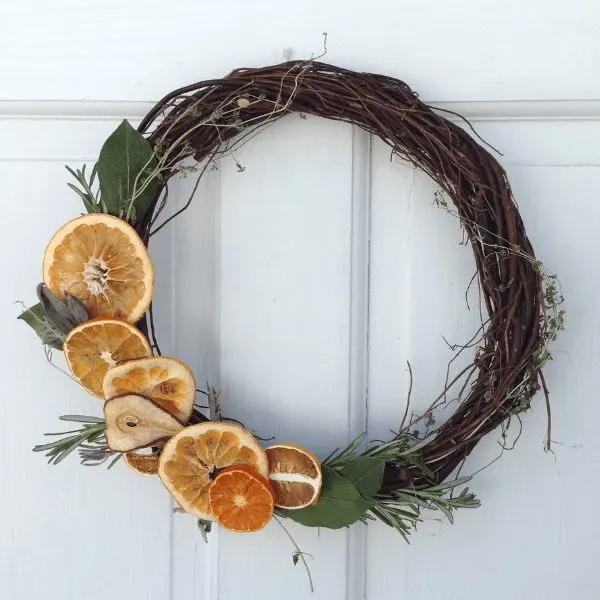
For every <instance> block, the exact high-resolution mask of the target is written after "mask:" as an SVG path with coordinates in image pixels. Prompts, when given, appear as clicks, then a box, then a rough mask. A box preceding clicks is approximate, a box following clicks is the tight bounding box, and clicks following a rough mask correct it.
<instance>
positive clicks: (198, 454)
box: [158, 421, 268, 521]
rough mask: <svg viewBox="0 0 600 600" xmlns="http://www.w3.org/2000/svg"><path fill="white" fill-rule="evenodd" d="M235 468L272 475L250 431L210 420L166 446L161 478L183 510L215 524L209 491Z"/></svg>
mask: <svg viewBox="0 0 600 600" xmlns="http://www.w3.org/2000/svg"><path fill="white" fill-rule="evenodd" d="M234 465H246V466H248V467H250V468H251V469H253V470H254V471H257V472H258V473H259V475H262V476H263V477H266V476H267V474H268V463H267V456H266V455H265V452H264V450H263V449H262V448H261V447H260V446H259V445H258V442H257V441H256V440H255V439H254V436H253V435H252V434H251V433H250V432H249V431H246V430H245V429H243V428H242V427H239V426H238V425H231V424H229V423H221V422H212V421H209V422H207V423H199V424H198V425H192V426H191V427H186V428H185V429H184V430H183V431H181V432H179V433H178V434H177V435H176V436H174V437H172V438H171V439H170V440H169V441H168V442H167V443H166V444H165V447H164V448H163V451H162V453H161V455H160V461H159V465H158V475H159V476H160V478H161V480H162V482H163V483H164V484H165V487H166V488H167V489H168V490H169V492H170V493H171V495H172V496H173V497H174V498H175V500H176V501H177V502H178V504H179V505H180V506H181V508H183V509H184V510H185V511H186V512H188V513H190V514H192V515H194V516H195V517H197V518H198V519H205V520H211V521H212V520H214V517H213V514H212V512H211V510H210V507H209V504H208V491H209V489H210V486H211V485H212V482H213V480H214V478H215V477H216V475H217V474H218V473H219V471H220V470H221V469H225V468H227V467H231V466H234Z"/></svg>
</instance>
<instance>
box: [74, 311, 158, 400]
mask: <svg viewBox="0 0 600 600" xmlns="http://www.w3.org/2000/svg"><path fill="white" fill-rule="evenodd" d="M63 350H64V353H65V358H66V359H67V365H69V369H70V371H71V373H72V374H73V377H74V378H75V379H76V380H77V381H79V383H81V385H82V386H83V387H84V388H86V389H87V390H88V391H89V392H90V393H92V394H94V396H98V397H100V398H103V397H104V392H103V390H102V382H103V381H104V377H105V375H106V372H107V371H108V369H109V368H110V367H114V366H115V365H117V364H118V363H120V362H123V361H127V360H133V359H136V358H146V357H148V356H150V355H151V353H152V352H151V349H150V344H149V343H148V340H147V339H146V337H145V336H144V335H143V334H142V332H141V331H140V330H139V329H136V328H135V327H134V326H133V325H131V324H130V323H128V322H127V321H123V320H121V319H103V318H98V319H92V320H91V321H86V322H85V323H82V324H81V325H78V326H77V327H75V328H74V329H72V330H71V331H70V332H69V334H68V335H67V337H66V338H65V343H64V346H63Z"/></svg>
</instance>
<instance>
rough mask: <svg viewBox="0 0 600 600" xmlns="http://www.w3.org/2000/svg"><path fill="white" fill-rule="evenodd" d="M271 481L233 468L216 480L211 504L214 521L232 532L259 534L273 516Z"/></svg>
mask: <svg viewBox="0 0 600 600" xmlns="http://www.w3.org/2000/svg"><path fill="white" fill-rule="evenodd" d="M274 499H275V498H274V496H273V491H272V490H271V486H270V485H269V481H268V480H267V479H266V478H265V477H263V476H262V475H259V474H258V473H256V472H255V471H252V470H251V469H249V468H248V467H230V468H228V469H225V470H224V471H222V472H221V473H219V475H218V476H217V478H216V479H215V480H214V482H213V484H212V485H211V486H210V489H209V491H208V502H209V506H210V510H211V512H212V514H213V515H214V516H215V519H216V520H217V521H218V522H219V523H220V524H221V525H223V527H225V529H229V530H230V531H236V532H238V533H243V532H251V531H260V530H261V529H262V528H263V527H264V526H265V525H266V524H267V523H268V522H269V521H270V520H271V517H272V516H273V510H274Z"/></svg>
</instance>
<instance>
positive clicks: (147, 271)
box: [43, 213, 154, 323]
mask: <svg viewBox="0 0 600 600" xmlns="http://www.w3.org/2000/svg"><path fill="white" fill-rule="evenodd" d="M43 271H44V283H45V284H46V285H47V286H48V288H49V289H50V291H51V292H52V293H53V294H54V295H55V296H57V297H58V298H60V299H61V300H64V299H65V294H67V293H68V294H70V295H71V296H74V297H75V298H77V299H78V300H81V302H83V304H85V307H86V308H87V311H88V313H89V315H90V317H98V316H103V317H119V318H122V319H125V320H126V321H129V322H131V323H135V322H136V321H138V320H139V319H140V318H141V317H142V315H143V314H144V313H145V312H146V310H147V309H148V306H149V305H150V302H151V300H152V294H153V292H154V267H153V265H152V261H151V260H150V256H149V254H148V250H147V248H146V246H145V245H144V242H143V241H142V240H141V238H140V236H139V235H138V234H137V233H136V231H135V229H133V227H131V225H129V224H128V223H126V222H125V221H123V220H122V219H118V218H117V217H113V216H111V215H105V214H101V213H94V214H90V215H85V216H83V217H79V218H77V219H73V220H72V221H69V222H68V223H66V224H65V225H63V226H62V227H61V228H60V229H59V230H58V231H57V232H56V233H55V234H54V237H53V238H52V240H51V241H50V243H49V244H48V247H47V248H46V253H45V255H44V269H43Z"/></svg>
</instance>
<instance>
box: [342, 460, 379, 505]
mask: <svg viewBox="0 0 600 600" xmlns="http://www.w3.org/2000/svg"><path fill="white" fill-rule="evenodd" d="M384 469H385V461H383V460H380V459H378V458H371V457H369V456H355V457H354V458H352V459H351V460H349V461H348V462H347V463H346V464H345V465H344V466H343V467H342V469H341V470H340V473H341V474H342V475H343V476H344V477H345V478H346V479H348V480H349V481H351V482H352V483H353V484H354V486H355V487H356V489H357V490H358V491H359V492H360V494H361V496H362V497H363V498H364V499H365V500H370V499H371V498H372V497H373V496H374V495H375V494H377V492H378V491H379V490H380V488H381V482H382V481H383V470H384Z"/></svg>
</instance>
